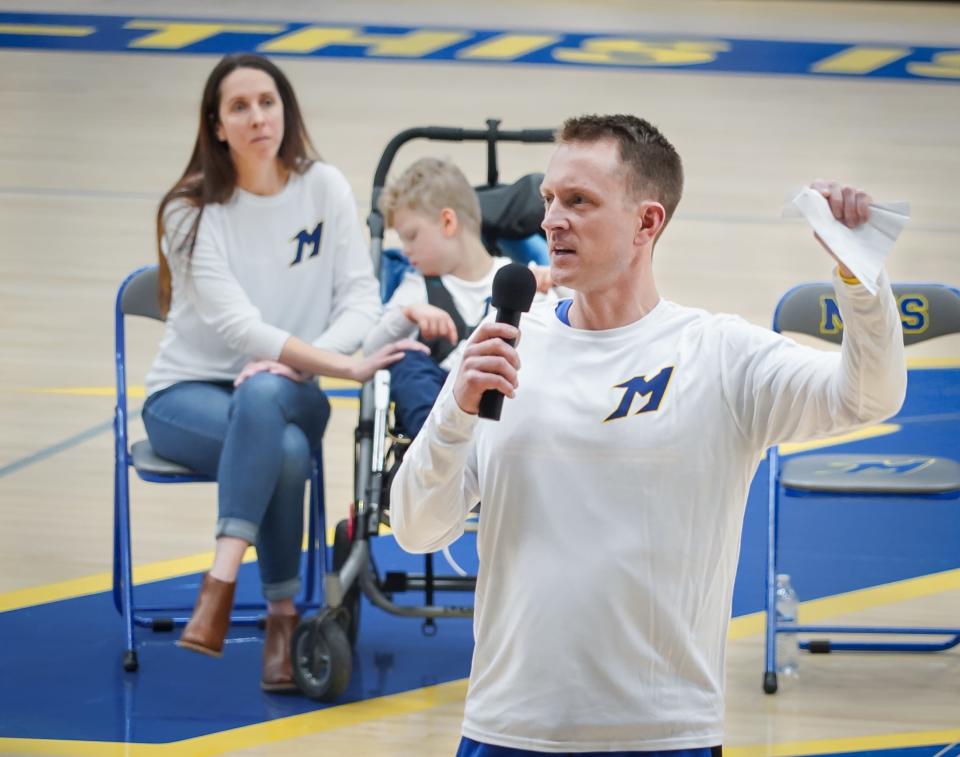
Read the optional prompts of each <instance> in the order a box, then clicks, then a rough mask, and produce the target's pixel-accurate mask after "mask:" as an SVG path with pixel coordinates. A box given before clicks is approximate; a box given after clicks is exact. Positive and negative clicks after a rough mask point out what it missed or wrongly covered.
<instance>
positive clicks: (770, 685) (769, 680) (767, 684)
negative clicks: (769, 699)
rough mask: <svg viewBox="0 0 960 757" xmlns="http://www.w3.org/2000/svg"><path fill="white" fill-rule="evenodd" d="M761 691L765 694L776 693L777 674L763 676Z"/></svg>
mask: <svg viewBox="0 0 960 757" xmlns="http://www.w3.org/2000/svg"><path fill="white" fill-rule="evenodd" d="M763 690H764V691H765V692H766V693H767V694H776V693H777V674H776V673H764V674H763Z"/></svg>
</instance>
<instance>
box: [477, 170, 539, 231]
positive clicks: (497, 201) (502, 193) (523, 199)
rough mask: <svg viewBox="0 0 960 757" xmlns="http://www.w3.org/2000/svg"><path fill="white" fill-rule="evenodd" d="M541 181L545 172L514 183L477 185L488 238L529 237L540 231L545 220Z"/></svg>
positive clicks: (483, 225)
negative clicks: (493, 185) (488, 185)
mask: <svg viewBox="0 0 960 757" xmlns="http://www.w3.org/2000/svg"><path fill="white" fill-rule="evenodd" d="M542 181H543V174H542V173H532V174H528V175H527V176H524V177H522V178H520V179H517V180H516V181H515V182H514V183H513V184H501V185H500V186H496V187H478V188H477V196H478V197H479V198H480V211H481V213H482V215H483V223H482V228H481V232H482V233H483V236H484V237H485V238H487V239H526V238H527V237H529V236H531V235H533V234H538V233H539V232H540V224H541V223H542V222H543V200H542V199H541V197H540V184H541V182H542Z"/></svg>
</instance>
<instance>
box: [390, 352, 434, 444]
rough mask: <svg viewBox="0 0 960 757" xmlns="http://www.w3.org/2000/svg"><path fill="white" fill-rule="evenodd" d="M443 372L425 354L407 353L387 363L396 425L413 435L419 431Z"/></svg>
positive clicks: (424, 421) (425, 418) (428, 413)
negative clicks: (393, 361) (390, 363)
mask: <svg viewBox="0 0 960 757" xmlns="http://www.w3.org/2000/svg"><path fill="white" fill-rule="evenodd" d="M447 375H448V374H447V372H446V371H445V370H444V369H443V368H441V367H440V366H439V365H437V364H436V363H435V362H434V361H433V360H432V359H431V358H430V356H429V355H424V354H423V353H422V352H408V353H406V354H405V355H404V356H403V359H402V360H400V361H398V362H396V363H394V364H393V365H392V366H390V396H391V397H392V398H393V401H394V403H395V405H394V415H395V416H396V420H397V425H398V426H400V428H401V429H403V431H404V433H405V434H406V435H407V436H409V437H411V438H413V437H415V436H416V435H417V434H419V433H420V429H421V428H423V424H424V423H426V421H427V416H428V415H430V410H431V408H433V403H435V402H436V401H437V397H438V396H439V394H440V390H441V389H442V388H443V382H444V381H446V380H447Z"/></svg>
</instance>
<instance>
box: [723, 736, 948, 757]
mask: <svg viewBox="0 0 960 757" xmlns="http://www.w3.org/2000/svg"><path fill="white" fill-rule="evenodd" d="M958 739H960V729H951V730H947V731H917V732H915V733H885V734H877V735H874V736H851V737H847V738H841V739H822V740H812V741H787V742H784V743H782V744H753V745H750V746H729V747H728V746H726V745H724V747H723V753H724V754H725V755H729V756H730V757H792V755H801V754H802V755H808V754H809V755H814V754H835V753H841V752H869V751H873V750H878V749H907V748H909V747H917V746H938V745H940V744H950V743H953V742H956V741H957V740H958Z"/></svg>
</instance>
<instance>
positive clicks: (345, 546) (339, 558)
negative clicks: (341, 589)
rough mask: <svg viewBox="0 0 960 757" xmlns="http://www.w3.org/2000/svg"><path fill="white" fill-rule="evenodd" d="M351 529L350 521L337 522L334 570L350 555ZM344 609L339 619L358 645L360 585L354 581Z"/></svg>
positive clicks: (341, 565) (352, 642)
mask: <svg viewBox="0 0 960 757" xmlns="http://www.w3.org/2000/svg"><path fill="white" fill-rule="evenodd" d="M349 534H350V531H349V523H347V521H346V520H342V521H340V522H339V523H337V527H336V529H334V532H333V570H334V572H336V571H338V570H340V568H341V567H343V564H344V563H345V562H346V561H347V557H349V556H350V545H351V542H350V535H349ZM343 609H344V610H346V612H343V613H339V615H338V616H337V620H338V621H339V622H340V623H341V625H342V626H343V631H344V633H346V635H347V640H348V641H349V643H350V647H351V648H353V647H355V646H356V645H357V635H358V634H359V633H360V585H359V583H358V582H354V584H353V586H351V587H350V591H348V592H347V594H346V596H345V597H344V598H343Z"/></svg>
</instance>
